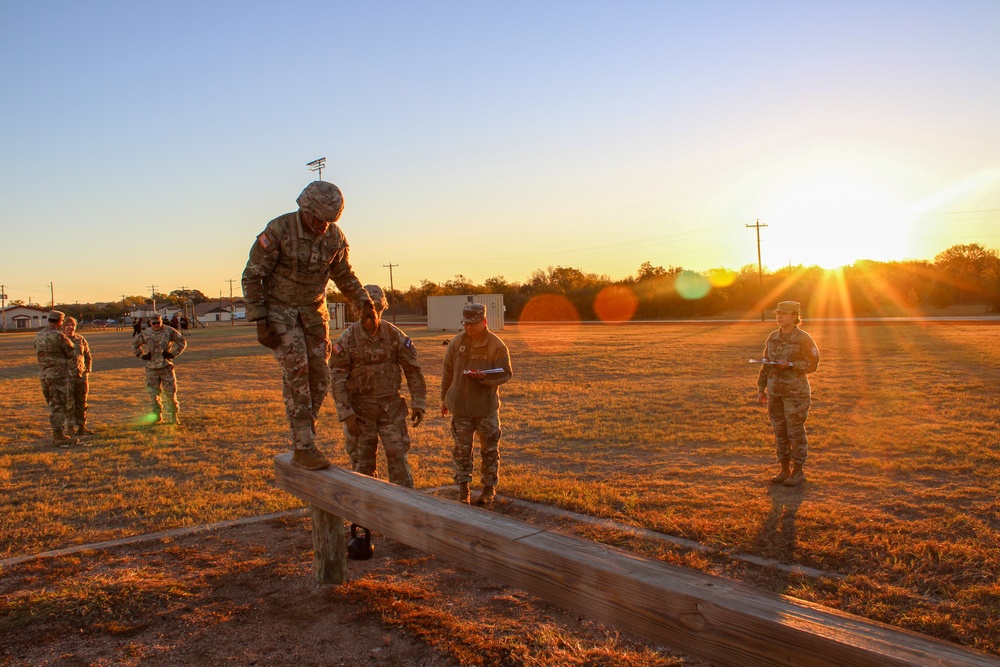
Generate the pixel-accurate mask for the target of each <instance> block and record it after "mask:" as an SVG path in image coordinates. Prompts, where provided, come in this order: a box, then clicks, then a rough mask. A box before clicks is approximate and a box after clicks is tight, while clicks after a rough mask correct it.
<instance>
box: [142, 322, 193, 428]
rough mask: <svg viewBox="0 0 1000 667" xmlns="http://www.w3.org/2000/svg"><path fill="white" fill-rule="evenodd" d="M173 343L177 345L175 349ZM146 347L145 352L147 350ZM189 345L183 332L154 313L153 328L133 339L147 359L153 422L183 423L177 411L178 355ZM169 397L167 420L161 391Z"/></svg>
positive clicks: (143, 357)
mask: <svg viewBox="0 0 1000 667" xmlns="http://www.w3.org/2000/svg"><path fill="white" fill-rule="evenodd" d="M171 344H173V348H171ZM143 348H145V352H144V351H143ZM186 348H187V341H186V340H184V336H182V335H181V332H180V331H178V330H177V329H174V328H173V327H167V326H164V325H163V318H162V317H160V316H159V315H154V316H153V317H151V318H149V328H148V329H145V330H143V332H142V333H141V334H139V335H138V336H136V337H135V338H133V339H132V352H133V353H134V354H135V356H136V357H137V358H139V359H142V360H143V361H145V362H146V391H148V392H149V398H150V400H151V401H152V403H153V415H154V416H155V420H154V421H153V424H155V425H158V424H164V423H166V424H177V425H179V424H180V420H179V419H178V418H177V411H178V409H179V408H180V406H179V404H178V403H177V376H176V375H175V374H174V362H173V359H174V358H175V357H179V356H181V354H182V353H183V352H184V350H185V349H186ZM161 388H162V392H163V394H165V396H166V412H167V419H166V421H164V419H163V408H164V405H163V403H164V402H163V401H161V399H160V391H161Z"/></svg>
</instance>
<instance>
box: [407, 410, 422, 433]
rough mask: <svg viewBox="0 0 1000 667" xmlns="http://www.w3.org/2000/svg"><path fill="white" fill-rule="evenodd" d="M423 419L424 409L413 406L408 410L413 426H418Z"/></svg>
mask: <svg viewBox="0 0 1000 667" xmlns="http://www.w3.org/2000/svg"><path fill="white" fill-rule="evenodd" d="M423 420H424V411H423V410H421V409H420V408H413V410H412V411H411V412H410V421H411V422H412V423H413V426H414V428H416V427H417V426H420V422H422V421H423Z"/></svg>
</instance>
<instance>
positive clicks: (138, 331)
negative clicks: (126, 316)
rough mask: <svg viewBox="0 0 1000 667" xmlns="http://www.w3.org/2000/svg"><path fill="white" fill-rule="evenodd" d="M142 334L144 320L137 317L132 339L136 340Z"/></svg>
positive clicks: (133, 325)
mask: <svg viewBox="0 0 1000 667" xmlns="http://www.w3.org/2000/svg"><path fill="white" fill-rule="evenodd" d="M141 333H142V318H141V317H137V318H135V320H134V321H133V322H132V338H135V337H136V336H138V335H139V334H141Z"/></svg>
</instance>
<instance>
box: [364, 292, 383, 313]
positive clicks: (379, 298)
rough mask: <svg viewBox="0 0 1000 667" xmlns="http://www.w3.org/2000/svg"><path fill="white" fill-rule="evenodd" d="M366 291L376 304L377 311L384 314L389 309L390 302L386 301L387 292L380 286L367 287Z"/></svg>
mask: <svg viewBox="0 0 1000 667" xmlns="http://www.w3.org/2000/svg"><path fill="white" fill-rule="evenodd" d="M365 291H366V292H368V296H370V297H371V299H372V303H374V304H375V310H377V311H378V312H380V313H381V312H382V311H383V310H385V309H386V308H388V307H389V302H388V301H386V298H385V292H383V291H382V288H381V287H379V286H378V285H365Z"/></svg>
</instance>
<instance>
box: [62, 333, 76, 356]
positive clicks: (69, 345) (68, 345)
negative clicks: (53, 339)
mask: <svg viewBox="0 0 1000 667" xmlns="http://www.w3.org/2000/svg"><path fill="white" fill-rule="evenodd" d="M59 335H60V340H59V343H60V345H61V346H62V351H63V354H64V355H65V356H66V358H67V359H69V360H70V361H73V360H74V359H76V346H75V345H73V341H71V340H70V339H69V336H67V335H66V334H59Z"/></svg>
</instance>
